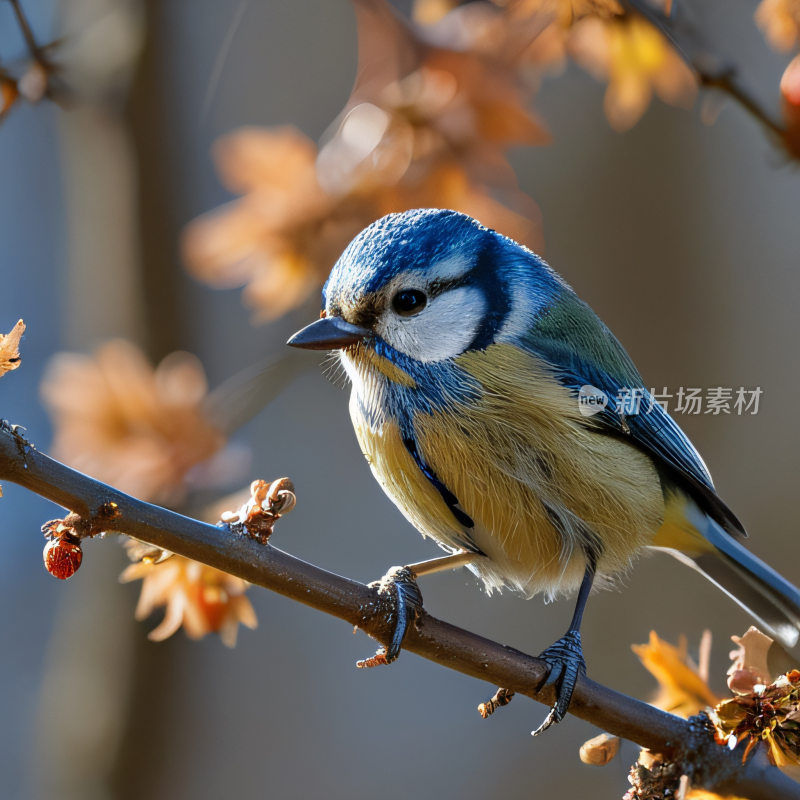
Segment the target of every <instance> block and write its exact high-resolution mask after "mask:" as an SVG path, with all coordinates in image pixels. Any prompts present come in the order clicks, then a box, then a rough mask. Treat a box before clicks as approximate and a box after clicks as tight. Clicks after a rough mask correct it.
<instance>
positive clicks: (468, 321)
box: [378, 286, 486, 361]
mask: <svg viewBox="0 0 800 800" xmlns="http://www.w3.org/2000/svg"><path fill="white" fill-rule="evenodd" d="M485 313H486V302H485V300H484V298H483V294H482V293H481V292H480V291H479V290H478V289H475V288H473V287H469V286H462V287H459V288H457V289H452V290H450V291H449V292H445V293H444V294H440V295H439V296H438V297H435V298H434V299H433V300H431V301H430V302H429V303H428V305H427V306H425V308H424V309H423V310H422V311H421V312H420V313H419V314H416V315H415V316H413V317H401V316H399V315H398V314H395V313H394V312H392V311H389V312H387V313H386V315H385V316H384V318H383V319H382V320H381V321H380V323H379V325H378V334H379V335H380V337H381V338H382V339H384V340H385V341H386V342H387V343H388V344H389V345H390V346H391V347H393V348H394V349H395V350H399V351H400V352H401V353H405V354H406V355H407V356H410V357H411V358H414V359H416V360H417V361H444V360H445V359H447V358H455V357H456V356H460V355H461V354H462V353H463V352H464V351H465V350H466V349H467V348H468V347H469V345H470V344H471V343H472V341H473V339H474V338H475V334H476V333H477V332H478V328H479V327H480V325H481V322H482V321H483V317H484V315H485Z"/></svg>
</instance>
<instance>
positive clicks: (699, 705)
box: [633, 631, 719, 717]
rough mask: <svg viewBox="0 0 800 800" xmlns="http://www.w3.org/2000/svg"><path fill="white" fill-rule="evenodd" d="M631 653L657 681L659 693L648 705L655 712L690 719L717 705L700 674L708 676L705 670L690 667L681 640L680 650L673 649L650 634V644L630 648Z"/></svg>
mask: <svg viewBox="0 0 800 800" xmlns="http://www.w3.org/2000/svg"><path fill="white" fill-rule="evenodd" d="M633 651H634V652H635V653H636V655H637V656H639V659H640V661H641V662H642V664H643V665H644V667H645V668H646V669H647V670H648V671H649V672H650V673H651V674H652V675H653V677H655V679H656V680H657V681H658V684H659V693H658V695H657V697H656V698H655V700H653V701H652V703H653V705H655V706H658V708H662V709H664V711H669V712H671V713H673V714H678V715H680V716H682V717H690V716H692V715H693V714H697V713H698V712H699V711H701V710H702V709H704V708H706V707H707V706H713V705H715V704H716V703H717V702H719V698H718V697H717V696H716V695H715V694H714V692H712V691H711V689H710V688H709V687H708V684H707V683H706V680H705V679H704V677H703V674H705V675H706V676H707V674H708V671H707V666H706V665H700V666H699V667H698V666H695V665H694V664H692V663H691V661H690V660H689V657H688V654H687V646H686V640H685V639H683V640H682V641H681V643H680V647H675V646H674V645H671V644H669V642H665V641H664V640H663V639H661V638H659V636H658V635H657V634H656V633H655V631H651V632H650V641H649V642H648V643H647V644H642V645H633Z"/></svg>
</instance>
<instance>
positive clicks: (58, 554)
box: [42, 535, 83, 581]
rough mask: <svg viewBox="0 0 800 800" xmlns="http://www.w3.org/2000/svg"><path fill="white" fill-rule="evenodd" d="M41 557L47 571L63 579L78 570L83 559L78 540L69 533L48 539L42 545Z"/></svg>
mask: <svg viewBox="0 0 800 800" xmlns="http://www.w3.org/2000/svg"><path fill="white" fill-rule="evenodd" d="M42 557H43V558H44V566H45V568H46V569H47V571H48V572H49V573H50V574H51V575H52V576H53V577H55V578H58V579H59V580H62V581H65V580H66V579H67V578H71V577H72V576H73V575H74V574H75V573H76V572H77V571H78V567H80V565H81V561H82V560H83V550H81V543H80V540H79V539H76V538H74V537H72V536H69V535H66V536H60V537H56V538H54V539H50V541H49V542H48V543H47V544H46V545H45V546H44V552H43V553H42Z"/></svg>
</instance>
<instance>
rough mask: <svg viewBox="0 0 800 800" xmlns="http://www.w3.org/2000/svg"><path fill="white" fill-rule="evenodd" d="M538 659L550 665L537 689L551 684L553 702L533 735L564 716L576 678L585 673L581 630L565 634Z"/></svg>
mask: <svg viewBox="0 0 800 800" xmlns="http://www.w3.org/2000/svg"><path fill="white" fill-rule="evenodd" d="M539 658H541V659H542V660H543V661H546V662H547V663H548V664H549V665H550V672H549V673H548V675H547V678H546V680H545V682H544V683H543V684H542V685H541V687H540V690H541V689H543V688H545V687H546V686H554V687H555V690H556V702H555V703H554V704H553V707H552V708H551V709H550V713H549V714H548V715H547V716H546V717H545V720H544V722H543V723H542V724H541V725H540V726H539V727H538V728H537V729H536V730H535V731H532V735H533V736H537V735H538V734H540V733H543V732H544V731H546V730H547V729H548V728H549V727H550V726H551V725H554V724H555V723H557V722H561V720H562V719H564V715H565V714H566V713H567V709H568V708H569V704H570V700H572V692H573V691H574V690H575V685H576V684H577V683H578V678H580V677H582V676H583V675H585V674H586V662H585V661H584V660H583V647H582V646H581V634H580V631H568V632H567V633H566V635H565V636H562V637H561V638H560V639H559V640H558V641H557V642H556V643H555V644H553V645H551V646H550V647H548V648H547V650H545V651H544V652H543V653H541V654H540V655H539Z"/></svg>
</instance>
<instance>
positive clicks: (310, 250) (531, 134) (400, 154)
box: [183, 0, 800, 320]
mask: <svg viewBox="0 0 800 800" xmlns="http://www.w3.org/2000/svg"><path fill="white" fill-rule="evenodd" d="M654 5H655V6H656V7H657V8H663V10H664V11H665V13H667V14H668V13H670V9H671V0H663V2H661V1H659V2H658V3H655V4H654ZM797 5H798V1H797V0H763V2H762V4H761V6H759V9H758V12H757V20H758V22H759V24H760V25H761V26H762V27H764V28H765V30H766V31H767V33H768V37H769V39H770V41H771V42H773V43H775V45H776V46H780V47H783V48H785V47H787V46H791V45H792V44H793V43H794V41H795V39H796V37H797ZM355 7H356V13H357V20H358V29H359V72H358V79H357V80H356V84H355V87H354V89H353V92H352V94H351V97H350V99H349V101H348V102H347V104H346V106H345V108H344V110H343V112H342V113H341V115H340V117H339V119H338V121H337V123H336V124H335V125H334V126H333V127H334V129H335V132H334V133H333V135H332V136H331V137H330V138H329V139H328V140H327V141H326V142H325V143H324V144H323V146H322V147H321V148H319V149H318V148H317V146H316V145H315V144H314V143H313V142H312V141H310V140H309V139H308V138H307V137H305V136H304V135H303V134H302V133H300V132H299V131H297V130H295V129H293V128H288V127H286V128H277V129H269V130H264V129H256V128H246V129H243V130H240V131H238V132H235V133H232V134H229V135H228V136H226V137H225V138H223V139H222V140H220V141H219V142H218V143H217V146H216V149H215V156H216V161H217V166H218V169H219V172H220V176H221V178H222V181H223V183H224V184H225V185H226V186H227V188H229V189H230V190H231V191H232V192H234V193H235V194H238V195H241V198H240V199H238V200H235V201H233V202H231V203H230V204H228V205H227V206H225V207H223V208H221V209H218V210H216V211H215V212H212V213H209V214H206V215H205V216H203V217H201V218H199V219H198V220H196V221H195V222H194V223H192V224H191V225H190V226H189V227H188V228H187V230H186V233H185V237H184V243H183V252H184V258H185V260H186V263H187V264H188V266H189V268H190V270H191V271H192V272H193V273H194V274H195V275H197V276H198V277H200V278H201V279H202V280H205V281H207V282H208V283H210V284H211V285H214V286H218V287H234V286H242V285H244V286H246V288H245V301H246V303H247V304H248V305H249V306H251V307H252V308H253V309H254V310H255V315H256V318H257V319H259V320H266V319H271V318H274V317H277V316H279V315H281V314H283V313H285V312H286V311H288V310H290V309H292V308H294V307H296V306H298V305H299V304H300V303H302V302H303V301H304V300H306V299H307V298H308V297H309V296H311V295H312V294H314V293H315V292H316V291H317V290H318V289H319V287H320V286H321V284H322V281H323V280H324V278H325V276H326V275H327V273H328V271H329V270H330V267H331V265H332V264H333V262H334V261H335V259H336V258H337V257H338V255H339V253H340V252H341V250H342V249H343V247H344V246H345V245H346V244H347V242H348V241H349V240H350V238H352V236H353V235H354V234H355V233H356V232H357V231H359V230H360V229H361V228H363V227H365V226H366V225H367V224H369V223H370V222H372V221H373V220H374V219H376V218H378V217H380V216H382V215H383V214H386V213H389V212H391V211H401V210H406V209H408V208H415V207H424V206H439V207H445V208H455V209H457V210H460V211H464V212H466V213H469V214H472V215H473V216H475V217H477V218H479V219H481V220H482V221H483V222H484V223H486V224H487V225H489V226H490V227H495V228H498V229H500V230H502V231H503V232H504V233H507V234H508V235H510V236H512V237H514V238H516V239H518V240H519V241H522V242H523V243H525V244H527V245H529V246H531V247H534V249H536V248H540V247H541V240H542V236H541V227H540V219H539V212H538V209H537V207H536V205H535V204H534V202H533V200H532V199H531V198H530V197H528V196H527V195H525V194H524V193H523V192H521V191H520V189H519V187H518V185H517V182H516V177H515V175H514V172H513V170H512V168H511V166H510V164H509V162H508V158H507V153H508V149H509V148H510V147H512V146H514V145H541V144H545V143H547V141H548V136H547V134H546V133H545V131H544V130H543V128H542V127H541V125H540V123H539V122H538V120H537V119H536V117H535V116H534V114H533V112H532V100H533V98H534V96H535V93H536V89H537V88H538V85H539V84H540V82H541V80H542V77H543V76H544V75H545V74H547V73H549V72H553V71H554V70H557V69H558V68H560V67H561V66H562V65H563V63H564V61H565V60H566V59H567V58H571V59H572V60H574V61H575V62H576V63H578V64H580V65H581V66H583V67H584V68H585V69H587V70H588V71H589V72H591V73H592V74H593V75H595V76H596V77H597V78H599V79H600V80H602V81H604V82H606V83H607V84H608V86H607V89H606V94H605V100H604V107H605V111H606V115H607V117H608V119H609V122H610V123H611V125H612V126H613V127H614V128H616V129H617V130H625V129H627V128H630V127H631V126H632V125H633V124H635V123H636V122H637V120H639V118H640V117H641V116H642V114H643V113H644V112H645V110H646V109H647V107H648V105H649V103H650V101H651V99H652V97H653V95H654V94H657V95H658V96H659V97H660V98H661V99H663V100H664V101H666V102H668V103H672V104H677V105H682V106H688V105H691V103H692V102H693V100H694V97H695V94H696V90H697V78H696V76H695V75H694V73H693V72H692V70H691V69H690V68H689V67H688V66H687V65H686V64H685V63H684V61H683V60H682V58H681V56H680V55H679V54H678V52H677V51H676V50H675V49H674V48H673V46H672V45H671V44H670V43H669V42H668V41H667V39H666V38H665V37H664V36H663V35H662V33H661V32H660V31H658V30H657V29H656V28H655V27H654V26H653V25H651V24H650V22H648V21H646V20H645V19H644V18H643V17H642V16H640V15H639V14H637V13H636V12H634V11H631V10H630V9H629V8H627V7H625V6H623V5H622V4H621V3H620V2H618V0H505V2H503V1H502V0H494V2H489V0H481V1H480V2H472V3H467V4H461V3H457V2H452V1H451V0H417V2H416V3H415V5H414V12H413V19H414V23H413V24H407V23H405V22H404V21H402V20H401V19H400V18H399V17H398V16H397V15H396V14H395V13H394V12H393V11H392V10H391V8H390V7H389V5H388V4H387V2H386V0H355ZM793 63H794V62H793ZM781 91H782V97H783V102H784V116H785V125H786V134H785V136H782V137H781V139H782V141H783V143H784V145H785V147H786V149H787V151H788V152H789V153H791V154H796V155H798V156H800V99H799V98H800V62H798V63H797V65H796V68H794V71H791V70H787V72H786V74H785V75H784V82H783V83H782V85H781Z"/></svg>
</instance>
